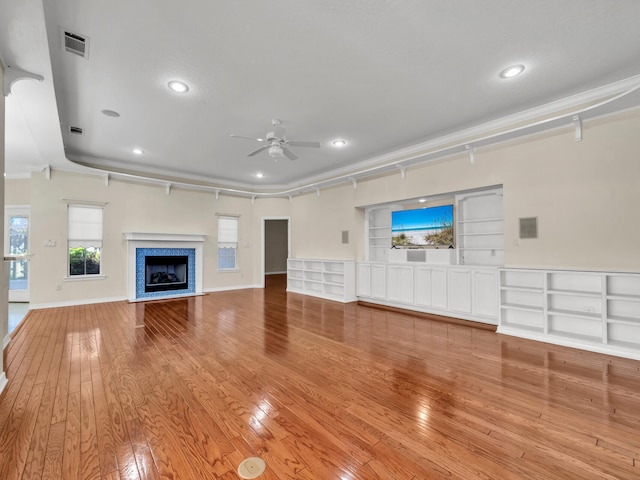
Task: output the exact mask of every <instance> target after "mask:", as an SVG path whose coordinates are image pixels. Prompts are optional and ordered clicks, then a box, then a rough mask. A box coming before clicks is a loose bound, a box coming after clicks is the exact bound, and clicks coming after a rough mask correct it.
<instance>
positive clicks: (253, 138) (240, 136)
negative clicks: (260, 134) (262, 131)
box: [229, 134, 264, 142]
mask: <svg viewBox="0 0 640 480" xmlns="http://www.w3.org/2000/svg"><path fill="white" fill-rule="evenodd" d="M229 136H230V137H235V138H246V139H247V140H257V141H258V142H264V139H262V138H255V137H245V136H244V135H234V134H231V135H229Z"/></svg>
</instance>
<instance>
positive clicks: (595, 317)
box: [547, 309, 602, 322]
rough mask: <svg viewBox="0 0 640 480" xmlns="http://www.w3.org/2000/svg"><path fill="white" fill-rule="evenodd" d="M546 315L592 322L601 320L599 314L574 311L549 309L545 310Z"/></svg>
mask: <svg viewBox="0 0 640 480" xmlns="http://www.w3.org/2000/svg"><path fill="white" fill-rule="evenodd" d="M547 314H548V315H560V316H563V317H573V318H582V319H585V320H593V321H598V322H599V321H601V320H602V314H601V313H590V312H578V311H576V310H561V309H549V310H547Z"/></svg>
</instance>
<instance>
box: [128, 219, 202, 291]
mask: <svg viewBox="0 0 640 480" xmlns="http://www.w3.org/2000/svg"><path fill="white" fill-rule="evenodd" d="M123 235H124V238H125V239H126V240H127V247H128V272H127V279H128V280H127V298H128V299H129V301H130V302H139V301H145V300H154V299H160V298H172V297H184V296H191V295H202V293H203V292H202V285H203V270H204V266H203V261H204V254H203V248H204V242H205V239H206V235H200V234H184V233H146V232H124V234H123Z"/></svg>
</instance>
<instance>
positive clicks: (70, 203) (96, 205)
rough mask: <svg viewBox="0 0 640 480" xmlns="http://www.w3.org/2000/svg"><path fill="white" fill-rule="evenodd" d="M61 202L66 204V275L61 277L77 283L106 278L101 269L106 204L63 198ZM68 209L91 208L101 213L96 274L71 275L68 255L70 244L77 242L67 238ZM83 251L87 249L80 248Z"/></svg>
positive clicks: (69, 256)
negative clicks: (97, 269) (98, 260)
mask: <svg viewBox="0 0 640 480" xmlns="http://www.w3.org/2000/svg"><path fill="white" fill-rule="evenodd" d="M63 201H65V202H66V203H67V267H66V270H67V271H66V275H65V276H64V277H63V280H64V281H79V280H93V279H96V280H98V279H100V280H102V279H105V278H107V277H106V275H105V274H104V268H103V263H104V262H103V255H102V254H103V250H104V207H105V206H106V205H107V203H104V202H93V201H85V200H70V199H67V198H64V199H63ZM70 207H77V208H91V209H99V210H100V211H101V225H100V229H101V231H102V232H101V238H100V247H99V249H100V263H99V264H98V268H99V271H98V273H96V274H87V273H84V274H82V275H71V255H70V249H71V247H70V244H71V242H77V241H78V240H77V239H71V238H69V226H70V222H69V208H70ZM88 242H91V240H89V241H88ZM82 248H84V249H85V250H86V249H87V248H89V247H82ZM85 272H86V263H85Z"/></svg>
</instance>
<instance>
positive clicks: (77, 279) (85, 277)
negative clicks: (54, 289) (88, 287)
mask: <svg viewBox="0 0 640 480" xmlns="http://www.w3.org/2000/svg"><path fill="white" fill-rule="evenodd" d="M106 278H107V276H106V275H74V276H73V277H64V278H63V279H62V281H63V282H81V281H83V280H105V279H106Z"/></svg>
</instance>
